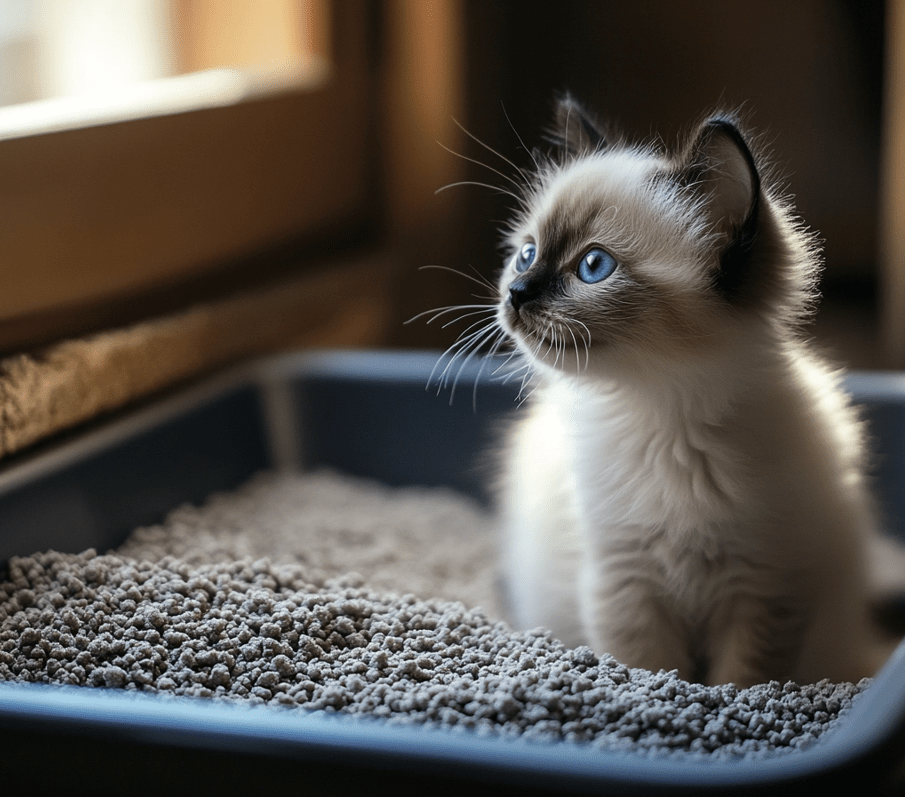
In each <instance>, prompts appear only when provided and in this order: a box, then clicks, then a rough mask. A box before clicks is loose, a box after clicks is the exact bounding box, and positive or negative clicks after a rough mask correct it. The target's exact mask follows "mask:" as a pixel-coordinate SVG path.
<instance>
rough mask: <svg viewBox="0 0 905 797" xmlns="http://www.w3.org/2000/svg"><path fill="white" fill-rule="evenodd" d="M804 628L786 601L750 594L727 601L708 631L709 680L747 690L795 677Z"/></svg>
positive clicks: (800, 618)
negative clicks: (793, 672)
mask: <svg viewBox="0 0 905 797" xmlns="http://www.w3.org/2000/svg"><path fill="white" fill-rule="evenodd" d="M804 626H805V622H804V617H803V616H802V614H801V612H796V611H794V610H793V609H792V608H791V606H790V605H788V603H787V602H781V601H779V600H777V599H775V598H774V599H766V598H763V597H757V596H751V595H736V596H735V597H734V598H731V599H728V600H727V601H726V602H725V604H724V608H723V610H722V611H719V612H717V613H716V614H715V615H714V618H713V621H712V625H711V629H710V635H709V636H710V644H709V645H708V647H709V656H708V659H709V665H708V667H707V674H706V678H705V680H706V682H707V683H708V684H711V685H716V684H728V683H731V684H735V686H736V687H738V688H739V689H744V688H746V687H749V686H754V685H755V684H761V683H766V682H768V681H772V680H781V681H784V680H787V679H788V678H790V677H791V675H792V670H793V667H794V665H795V660H796V657H797V655H798V652H799V645H800V641H801V636H802V632H803V629H804Z"/></svg>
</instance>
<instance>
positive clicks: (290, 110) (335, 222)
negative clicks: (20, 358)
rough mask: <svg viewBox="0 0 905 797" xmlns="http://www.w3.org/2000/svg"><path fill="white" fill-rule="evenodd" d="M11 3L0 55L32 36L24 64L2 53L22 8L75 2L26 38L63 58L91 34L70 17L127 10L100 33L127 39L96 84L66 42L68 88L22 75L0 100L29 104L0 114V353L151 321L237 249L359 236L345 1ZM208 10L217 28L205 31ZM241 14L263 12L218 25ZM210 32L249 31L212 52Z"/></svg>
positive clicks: (217, 43)
mask: <svg viewBox="0 0 905 797" xmlns="http://www.w3.org/2000/svg"><path fill="white" fill-rule="evenodd" d="M29 5H31V6H33V8H32V11H33V14H32V18H31V20H29V19H25V18H17V19H7V20H4V21H3V22H2V23H0V27H2V33H0V35H2V36H4V37H5V42H6V45H7V46H5V47H3V48H2V53H3V56H2V57H4V58H12V57H19V58H25V59H27V58H29V57H32V56H34V55H35V51H36V50H37V49H39V46H38V44H37V43H36V42H35V35H36V34H34V27H32V28H31V30H32V33H31V34H28V35H26V36H25V37H24V38H26V39H27V38H28V36H29V35H30V36H31V37H32V45H33V47H32V56H28V55H27V54H26V55H23V52H26V51H27V50H28V48H27V47H24V45H23V44H22V39H23V36H22V35H19V39H18V41H19V45H18V46H19V51H18V55H16V54H15V52H14V51H15V50H16V48H15V47H12V46H9V45H10V42H11V41H13V42H15V41H16V38H15V37H16V35H17V32H18V34H21V32H22V31H23V30H26V29H28V28H27V24H26V23H29V22H34V19H35V18H36V17H37V16H40V14H39V12H41V13H44V12H47V10H48V9H51V8H57V9H58V10H59V9H62V12H61V13H63V12H66V11H70V10H71V9H73V8H75V7H77V8H78V9H79V10H80V14H81V21H82V23H84V24H83V25H82V26H81V27H80V26H79V25H76V24H65V25H61V27H62V28H63V29H64V30H63V31H62V32H59V31H57V33H54V32H53V31H54V30H56V28H54V27H53V25H52V24H50V23H48V22H47V20H46V19H44V22H43V23H42V24H44V25H45V29H44V33H42V34H41V35H44V36H49V37H51V38H52V37H53V35H56V36H57V37H58V40H59V41H63V42H64V44H62V45H60V47H62V48H63V49H65V46H66V45H65V42H70V44H71V42H72V41H73V40H78V37H79V36H86V35H88V34H89V33H92V32H93V33H98V34H103V30H102V28H103V26H100V25H95V26H94V28H92V26H91V25H89V24H87V22H86V20H88V18H89V17H90V14H88V13H87V12H86V11H85V9H90V10H92V13H96V14H98V16H97V17H96V18H95V19H96V20H103V19H104V13H102V12H105V13H106V14H107V15H108V18H109V16H110V15H112V14H127V13H132V17H131V18H130V21H129V24H126V23H124V22H123V21H122V19H119V20H118V21H117V24H116V25H112V26H108V27H112V28H115V30H116V34H114V35H113V36H112V38H111V37H110V35H109V32H108V33H107V34H106V35H107V39H106V41H107V46H109V47H110V48H113V49H116V48H122V47H123V45H124V41H122V39H128V40H129V47H128V48H127V49H128V50H129V51H130V53H131V54H132V55H134V58H133V59H132V64H131V66H129V67H128V68H127V67H123V68H122V70H121V74H115V75H105V74H104V72H105V70H104V68H103V63H104V60H103V58H101V57H100V50H101V49H102V48H101V47H100V45H98V46H97V47H95V48H94V49H93V50H92V48H86V47H85V46H84V44H82V46H81V49H82V50H84V51H88V52H87V56H89V57H87V58H86V59H85V61H84V63H83V64H82V66H81V67H80V70H75V71H80V75H81V77H80V78H79V80H75V76H70V77H71V78H72V79H71V80H70V81H69V82H68V83H67V82H66V81H63V80H62V79H57V80H56V82H54V80H52V79H51V78H52V75H53V73H54V70H53V69H52V68H51V67H50V66H48V67H46V69H44V71H43V72H42V71H41V70H39V69H38V68H37V67H35V69H33V70H31V72H29V71H28V70H25V71H23V72H22V74H23V75H25V76H26V77H27V76H28V75H30V76H31V77H29V78H28V80H23V81H20V82H19V85H9V86H3V87H2V91H4V92H5V94H4V95H3V98H4V99H5V100H6V101H9V100H13V101H15V100H32V101H33V102H32V103H30V107H29V104H19V105H12V106H7V107H5V108H0V207H2V212H0V285H2V290H0V350H4V351H11V350H14V349H17V348H21V347H23V346H31V345H35V344H37V343H42V342H46V341H48V340H53V339H56V338H58V337H61V336H62V335H70V334H78V333H80V332H84V331H87V330H90V329H92V328H96V327H98V326H99V325H106V324H111V323H122V322H124V321H127V320H131V319H132V318H134V317H135V316H136V314H141V313H148V312H155V311H157V310H158V309H159V308H160V307H162V306H168V305H167V303H172V302H174V301H180V300H182V299H180V298H173V297H182V298H185V297H189V296H190V295H191V293H192V288H191V286H192V285H193V284H195V283H197V282H198V281H199V280H201V281H205V280H206V281H216V280H217V279H218V278H219V275H222V274H225V273H227V272H228V271H229V269H230V268H234V266H233V265H231V264H234V263H236V262H237V261H238V260H241V259H242V258H244V257H247V256H249V255H252V254H253V253H255V252H259V251H261V250H264V249H273V248H275V247H280V246H283V247H287V248H290V249H291V247H292V246H293V245H294V243H296V242H299V241H314V240H317V239H319V238H325V237H331V238H333V237H335V236H337V235H338V234H340V233H343V234H344V237H348V233H350V231H352V230H359V229H361V228H362V227H363V226H367V225H366V223H365V220H366V219H368V218H369V217H370V215H371V214H370V210H371V201H372V196H373V192H372V189H371V185H372V172H373V170H372V168H371V165H370V164H371V160H372V159H370V158H369V157H368V155H369V147H370V141H371V140H372V139H373V136H372V131H371V128H370V125H371V115H370V114H369V102H370V97H371V96H372V93H373V92H372V90H371V80H372V78H371V70H370V68H369V64H368V55H369V53H370V52H371V49H372V48H370V47H369V46H368V37H369V35H370V28H369V24H368V11H369V5H368V4H367V3H366V2H364V1H363V0H361V1H359V0H343V2H339V3H334V4H330V5H327V2H326V0H321V1H320V2H318V0H266V1H265V0H258V2H251V1H250V0H248V1H246V0H235V2H229V1H228V0H174V2H172V3H158V2H151V0H90V1H88V0H85V1H84V2H79V3H71V2H66V0H47V2H41V0H38V1H37V2H35V3H31V4H28V3H23V8H24V7H26V6H29ZM112 9H115V10H112ZM224 10H227V11H230V13H232V14H233V15H234V16H233V18H232V19H231V20H230V19H226V20H224V19H223V18H222V17H221V18H220V20H219V22H218V19H217V17H216V16H214V12H215V11H220V12H223V11H224ZM253 11H255V12H258V13H259V14H261V13H262V14H263V17H262V16H258V17H254V18H253V17H251V16H246V17H244V19H246V20H251V19H256V20H257V22H256V23H252V22H245V23H243V24H236V21H235V20H236V18H237V16H236V15H238V18H243V17H242V15H243V14H245V15H250V14H251V13H252V12H253ZM268 14H269V15H270V16H269V17H268ZM281 14H282V17H281V16H280V15H281ZM328 14H329V17H330V19H329V23H330V24H329V31H330V33H329V36H327V35H326V34H325V31H326V25H325V18H326V16H327V15H328ZM60 19H64V18H63V17H61V18H60ZM306 19H307V20H309V21H312V23H313V24H311V25H308V26H307V27H306V25H305V24H304V20H306ZM293 20H297V21H298V24H295V23H294V22H293ZM108 21H109V19H108ZM161 21H163V23H164V24H163V26H162V25H161ZM57 22H58V23H59V19H58V20H57ZM70 22H71V21H70ZM256 24H257V25H258V27H257V28H256V27H255V25H256ZM267 24H270V25H271V28H270V35H268V34H267V31H266V29H265V28H266V25H267ZM218 26H219V27H218ZM58 27H59V25H58ZM47 30H50V32H47ZM224 30H231V31H240V32H242V33H244V34H251V35H245V36H243V37H238V38H236V40H234V41H232V42H229V41H227V40H226V37H225V36H224V35H223V31H224ZM80 31H81V32H80ZM256 35H257V39H256V38H255V36H256ZM117 37H120V38H119V39H118V38H117ZM59 41H57V44H59ZM82 41H83V42H84V39H82ZM262 43H263V44H264V45H266V46H265V47H263V49H262ZM151 45H154V46H151ZM72 46H75V45H72ZM224 47H226V49H225V50H224ZM243 47H244V48H245V49H244V50H243V49H242V48H243ZM256 47H257V48H258V49H255V48H256ZM267 47H270V48H271V50H270V51H268V50H267ZM274 47H276V48H277V51H278V52H277V55H273V48H274ZM155 48H156V49H155ZM230 48H231V49H230ZM77 49H78V48H77ZM237 53H238V54H239V57H238V59H237V58H236V57H235V56H236V54H237ZM262 53H263V54H264V59H265V60H264V61H263V62H262V61H261V54H262ZM327 57H329V69H325V67H324V63H325V59H326V58H327ZM230 60H232V66H229V67H227V66H226V62H227V61H230ZM237 66H238V68H236V67H237ZM199 70H200V71H199ZM110 71H111V70H110V69H109V68H107V72H110ZM38 75H44V77H42V78H41V80H40V81H39V80H37V77H36V76H38ZM48 76H49V77H48ZM58 77H59V75H58ZM127 78H128V79H127ZM29 80H30V81H31V82H30V83H29ZM64 84H65V85H64ZM105 84H106V85H105ZM101 89H103V91H102V90H101ZM28 92H31V93H30V94H29V93H28ZM180 92H182V94H181V96H182V99H181V100H179V99H178V96H179V95H180ZM174 98H176V99H174ZM168 103H169V104H168ZM180 103H181V104H180ZM41 109H43V111H41ZM42 112H43V113H44V114H45V117H44V118H43V121H42V120H41V113H42ZM29 113H31V121H30V122H28V123H26V122H23V121H22V120H23V119H26V117H28V114H29ZM54 113H55V114H56V116H55V117H54V115H53V114H54ZM67 114H68V119H67ZM105 114H106V115H105ZM4 115H5V116H4ZM15 119H18V120H19V121H18V122H17V123H18V124H19V125H20V127H19V128H15V126H14V121H15ZM4 120H6V121H5V123H4ZM64 122H65V124H64ZM4 124H5V126H4ZM29 124H30V125H31V127H29V126H28V125H29ZM42 125H43V126H42ZM4 131H5V132H4Z"/></svg>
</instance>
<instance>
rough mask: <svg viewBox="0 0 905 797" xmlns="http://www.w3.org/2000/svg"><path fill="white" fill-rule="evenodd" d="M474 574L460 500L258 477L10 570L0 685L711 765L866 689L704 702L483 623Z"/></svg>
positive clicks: (783, 734) (478, 560)
mask: <svg viewBox="0 0 905 797" xmlns="http://www.w3.org/2000/svg"><path fill="white" fill-rule="evenodd" d="M494 562H495V541H494V537H493V527H492V524H491V522H490V519H489V518H488V517H487V516H486V515H485V514H484V513H483V512H482V511H481V510H480V509H479V508H478V507H477V506H476V505H474V504H472V503H471V502H469V501H468V500H467V499H465V498H463V497H461V496H458V495H455V494H453V493H450V492H446V491H439V490H426V489H413V488H407V489H402V490H391V489H389V488H385V487H381V486H379V485H376V484H373V483H368V482H363V481H357V480H352V479H348V478H345V477H340V476H336V475H332V474H325V473H322V474H313V475H305V476H287V475H275V474H267V475H263V476H261V477H258V478H257V479H255V480H253V481H252V482H251V483H249V484H248V485H246V487H245V488H243V489H241V490H238V491H236V492H235V493H233V494H230V495H220V496H215V497H214V498H212V499H211V500H210V501H209V502H208V504H207V505H206V506H204V507H203V508H200V509H199V508H193V507H182V508H180V509H178V510H176V511H174V512H173V513H172V514H171V515H170V516H169V517H168V518H167V520H166V521H165V522H164V523H163V524H161V525H159V526H154V527H150V528H144V529H139V530H137V531H136V532H135V533H134V534H133V535H132V536H131V537H130V538H129V539H128V540H127V541H126V543H125V544H124V545H123V546H121V548H119V549H118V550H117V551H115V552H113V553H110V554H108V555H103V556H99V555H97V554H96V553H95V552H94V551H86V552H84V553H81V554H61V553H56V552H46V553H39V554H35V555H34V556H29V557H20V558H14V559H12V560H10V562H9V566H8V573H7V574H6V578H5V579H4V580H3V581H2V582H0V679H4V680H11V681H27V682H42V683H54V684H75V685H82V686H95V687H108V688H119V689H126V690H141V691H145V692H158V693H164V694H172V695H184V696H199V697H208V698H214V699H239V700H243V701H249V702H256V703H267V704H271V705H283V706H290V707H299V708H304V709H320V710H324V711H328V712H330V711H340V712H344V713H349V714H361V715H370V716H376V717H383V718H386V719H387V720H388V721H390V722H397V723H423V724H431V725H439V726H444V727H456V728H471V729H475V730H477V731H478V732H482V733H492V734H503V735H519V736H522V737H525V738H529V739H534V740H560V739H565V740H574V741H581V742H587V743H591V744H594V745H598V746H601V747H605V748H607V749H620V750H632V751H636V752H638V753H643V754H650V755H662V754H664V753H682V752H685V753H687V752H691V753H699V754H707V755H710V756H714V757H719V758H724V757H735V756H741V755H748V756H753V755H763V754H767V753H770V752H778V751H790V750H795V749H800V748H802V747H804V746H806V745H809V744H811V743H813V742H814V741H816V740H817V739H819V737H820V736H821V735H822V734H823V733H825V732H826V731H827V729H829V728H830V727H831V726H832V725H833V723H834V722H836V721H837V720H838V719H839V718H840V717H841V716H842V715H843V714H844V713H845V712H846V711H847V710H848V708H849V707H850V706H851V704H852V701H853V699H855V698H856V696H857V695H858V694H859V693H860V692H861V691H862V690H863V689H864V688H865V686H866V685H867V681H866V680H865V681H862V682H861V683H860V684H857V685H852V684H831V683H829V682H825V681H823V682H820V683H818V684H812V685H803V686H798V685H795V684H791V683H790V684H785V685H783V684H780V683H777V682H772V683H769V684H764V685H760V686H755V687H751V688H748V689H743V690H736V689H735V688H734V687H732V686H719V687H707V686H702V685H700V684H690V683H687V682H685V681H682V680H680V679H679V678H678V677H677V676H676V674H675V673H666V672H660V673H651V672H648V671H646V670H641V669H630V668H627V667H625V666H623V665H622V664H620V663H619V662H617V661H616V660H614V659H613V658H612V657H608V656H604V657H600V658H598V657H597V656H595V655H594V654H593V653H592V652H591V650H590V649H588V648H584V647H582V648H577V649H571V650H570V649H567V648H564V647H563V646H562V645H561V644H560V643H559V642H557V641H556V640H555V639H553V638H552V637H551V636H550V634H549V633H547V632H545V631H543V630H540V629H538V630H534V631H527V632H524V631H520V632H516V631H513V630H511V629H510V628H509V626H507V625H506V624H505V623H504V622H503V621H501V620H499V619H495V618H498V617H500V616H501V614H502V612H501V608H500V607H499V606H498V604H497V603H496V596H495V591H494V579H495V566H494Z"/></svg>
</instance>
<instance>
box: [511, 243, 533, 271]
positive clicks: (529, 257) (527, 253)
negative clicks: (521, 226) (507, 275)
mask: <svg viewBox="0 0 905 797" xmlns="http://www.w3.org/2000/svg"><path fill="white" fill-rule="evenodd" d="M535 257H537V247H536V246H535V245H534V244H530V243H529V244H525V245H524V246H523V247H522V248H521V249H519V250H518V257H516V258H515V270H516V271H524V270H525V269H527V268H528V266H530V265H531V264H532V263H533V262H534V258H535Z"/></svg>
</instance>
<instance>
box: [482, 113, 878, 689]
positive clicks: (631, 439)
mask: <svg viewBox="0 0 905 797" xmlns="http://www.w3.org/2000/svg"><path fill="white" fill-rule="evenodd" d="M558 137H559V139H560V153H559V156H558V157H553V158H551V159H549V160H545V161H544V162H543V163H542V164H540V166H539V168H538V172H537V174H536V175H534V176H533V177H532V179H531V181H530V183H529V185H528V188H527V191H526V193H525V196H524V198H523V203H522V204H523V209H522V211H521V213H520V215H519V216H518V218H517V219H516V220H515V222H514V223H513V225H512V228H511V232H510V233H509V235H508V242H509V245H510V250H511V254H510V257H509V259H508V262H507V264H506V265H505V267H504V269H503V273H502V276H501V278H500V281H499V303H498V306H497V311H496V313H497V315H496V317H497V322H498V324H499V326H500V327H502V329H503V330H504V331H505V332H506V333H507V335H508V336H509V337H511V339H512V340H513V341H514V342H515V344H516V346H517V348H518V350H519V351H520V352H521V353H522V354H523V355H524V357H525V358H527V360H528V361H529V362H530V365H531V369H532V372H533V375H532V380H533V384H534V385H535V388H534V392H533V393H532V394H531V397H530V400H529V402H528V406H527V407H524V408H523V409H522V412H523V413H524V414H525V417H523V419H522V420H520V421H519V422H518V424H517V426H516V428H515V429H514V430H513V433H512V435H511V440H510V442H509V445H508V450H507V455H506V462H505V469H504V470H505V478H504V480H503V482H504V483H503V488H502V491H501V508H502V512H503V517H504V523H505V531H506V566H507V569H508V575H509V581H510V589H511V596H512V599H513V604H514V610H515V615H516V618H517V622H518V623H519V624H520V625H522V626H524V627H534V626H539V625H540V626H545V627H548V628H550V629H552V630H553V632H554V633H555V634H556V635H557V636H558V637H559V638H560V639H562V640H563V641H564V642H566V643H567V644H570V645H578V644H589V645H591V647H593V648H594V650H595V651H597V652H598V653H601V654H602V653H611V654H612V655H613V656H615V657H616V658H617V659H619V660H620V661H622V662H624V663H625V664H628V665H630V666H637V667H645V668H647V669H651V670H658V669H660V668H663V669H667V670H672V669H678V670H679V673H680V675H681V676H682V677H684V678H687V679H698V680H702V681H704V682H706V683H727V682H732V683H735V684H736V685H738V686H740V687H741V686H747V685H750V684H754V683H758V682H763V681H766V680H770V679H779V680H784V679H793V680H796V681H798V682H799V683H811V682H815V681H817V680H819V679H822V678H830V679H833V680H837V681H856V680H858V679H859V678H861V677H863V676H867V675H870V674H872V673H873V671H874V670H875V668H876V667H877V665H878V664H879V663H880V662H881V661H882V655H884V653H885V651H881V650H880V648H879V647H878V646H877V645H875V640H874V635H873V629H872V627H871V624H870V620H869V616H868V595H867V581H866V572H865V571H866V561H865V560H866V541H867V537H868V535H871V534H872V533H873V530H874V527H875V517H874V511H873V507H872V503H871V499H870V497H869V495H868V492H867V490H866V488H865V483H864V477H863V466H864V457H865V455H864V444H863V439H862V438H863V432H862V427H861V425H860V423H859V421H858V419H857V418H856V416H855V414H854V412H853V410H852V409H851V408H850V407H849V404H848V401H847V399H846V397H845V395H844V394H843V393H842V392H841V390H840V388H839V375H838V374H837V373H836V372H834V371H833V370H832V369H830V368H829V367H828V366H827V365H826V364H825V363H824V362H823V361H822V359H821V358H820V357H818V356H817V355H816V354H815V353H814V352H813V351H811V350H810V349H809V347H808V346H807V345H806V343H805V342H804V340H803V339H802V337H801V336H800V335H799V331H798V325H799V324H800V322H801V320H802V318H803V317H804V316H805V315H806V313H807V311H808V309H809V305H810V303H811V301H812V299H813V295H814V287H813V286H814V280H815V275H816V272H817V270H818V255H817V252H816V249H815V242H814V239H813V238H812V237H811V236H810V235H809V234H808V233H806V232H805V231H804V230H803V229H802V227H801V226H800V225H799V223H798V222H797V221H796V220H795V218H794V216H793V214H792V210H791V208H790V206H789V204H788V202H787V201H785V200H783V199H781V198H780V197H778V196H777V194H776V193H775V190H774V188H773V187H772V186H771V185H769V184H768V183H767V182H766V180H763V181H762V169H761V164H760V163H759V161H758V157H757V156H756V155H754V154H752V150H751V149H750V147H749V141H748V139H747V137H746V136H745V135H744V134H743V133H742V132H740V129H739V126H738V124H737V122H736V121H735V119H734V118H733V117H732V116H717V117H713V118H710V119H708V120H707V121H705V122H703V123H702V124H701V125H699V126H698V127H697V129H696V130H695V131H694V132H693V134H692V135H691V136H690V138H689V139H688V142H687V144H686V145H685V146H684V148H682V149H681V150H680V151H678V152H675V153H664V152H661V151H659V150H658V149H655V148H653V147H646V148H636V147H631V146H627V145H625V144H622V143H620V142H608V141H607V140H606V139H605V138H604V135H603V133H602V132H601V131H600V129H599V128H598V127H597V125H596V123H595V122H594V121H593V120H592V118H591V117H590V116H589V115H588V114H587V113H586V112H585V111H584V110H583V109H582V108H581V107H579V106H578V105H577V104H576V103H575V102H574V101H573V100H571V99H569V98H566V99H564V100H562V101H561V102H560V104H559V108H558ZM526 243H531V244H533V245H534V246H535V250H536V251H535V256H534V258H533V260H531V261H530V263H529V262H527V261H529V260H530V255H531V250H530V249H529V250H527V256H523V259H522V262H521V263H520V266H521V267H523V269H524V270H523V271H521V272H519V271H517V269H516V265H517V263H518V262H519V256H520V255H519V253H520V251H521V250H522V247H523V246H524V245H525V244H526ZM595 248H598V249H600V250H602V251H603V252H604V253H607V254H608V255H611V256H612V257H614V258H615V260H616V263H617V265H616V268H615V270H614V271H613V272H612V274H611V275H610V276H608V277H607V278H605V279H602V280H601V281H599V282H596V283H588V282H586V281H583V280H582V279H581V278H580V277H579V276H578V273H579V272H578V264H579V262H580V260H581V259H582V258H583V257H584V256H585V255H586V254H587V253H588V252H589V250H592V249H595ZM598 257H599V256H598ZM594 262H598V263H599V262H600V261H599V259H598V260H596V261H594Z"/></svg>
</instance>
